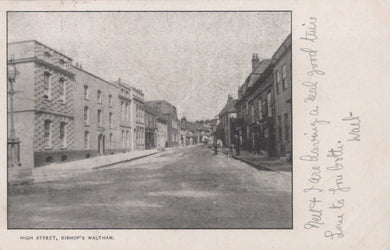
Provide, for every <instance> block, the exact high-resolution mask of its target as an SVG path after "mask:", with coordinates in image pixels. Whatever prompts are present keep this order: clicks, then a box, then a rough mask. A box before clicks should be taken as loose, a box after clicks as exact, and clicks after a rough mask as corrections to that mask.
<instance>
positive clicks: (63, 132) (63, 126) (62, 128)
mask: <svg viewBox="0 0 390 250" xmlns="http://www.w3.org/2000/svg"><path fill="white" fill-rule="evenodd" d="M65 129H66V123H65V122H61V123H60V140H61V146H62V147H66V130H65Z"/></svg>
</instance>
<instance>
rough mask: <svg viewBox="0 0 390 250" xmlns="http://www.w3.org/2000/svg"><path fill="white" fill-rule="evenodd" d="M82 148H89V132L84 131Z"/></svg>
mask: <svg viewBox="0 0 390 250" xmlns="http://www.w3.org/2000/svg"><path fill="white" fill-rule="evenodd" d="M84 148H89V132H88V131H85V132H84Z"/></svg>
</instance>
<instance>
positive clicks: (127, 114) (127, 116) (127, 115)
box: [125, 102, 129, 120]
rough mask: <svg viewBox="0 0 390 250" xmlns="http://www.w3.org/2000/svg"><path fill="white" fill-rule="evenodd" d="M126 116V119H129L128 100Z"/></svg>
mask: <svg viewBox="0 0 390 250" xmlns="http://www.w3.org/2000/svg"><path fill="white" fill-rule="evenodd" d="M125 117H126V120H128V119H129V104H128V103H127V102H126V109H125Z"/></svg>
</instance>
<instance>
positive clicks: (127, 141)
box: [126, 131, 130, 147]
mask: <svg viewBox="0 0 390 250" xmlns="http://www.w3.org/2000/svg"><path fill="white" fill-rule="evenodd" d="M126 146H127V147H129V146H130V136H129V131H126Z"/></svg>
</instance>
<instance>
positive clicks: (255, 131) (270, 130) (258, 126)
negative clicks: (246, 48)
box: [236, 35, 291, 156]
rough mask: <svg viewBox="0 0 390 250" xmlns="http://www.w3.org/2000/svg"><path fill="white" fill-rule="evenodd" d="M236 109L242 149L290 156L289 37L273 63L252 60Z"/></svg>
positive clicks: (239, 91)
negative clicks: (250, 69) (250, 70)
mask: <svg viewBox="0 0 390 250" xmlns="http://www.w3.org/2000/svg"><path fill="white" fill-rule="evenodd" d="M238 97H239V98H238V101H237V104H236V109H237V113H238V123H239V128H240V129H239V130H240V136H241V143H242V146H243V148H245V149H248V150H249V151H251V152H254V153H260V152H261V151H264V152H267V153H268V154H269V155H270V156H285V155H286V153H287V154H291V35H289V36H288V37H287V38H286V39H285V41H284V42H283V43H282V45H281V46H280V47H279V49H278V50H277V51H276V52H275V53H274V55H273V57H272V59H264V60H261V61H260V59H259V58H258V56H257V54H254V55H253V58H252V73H251V74H250V75H249V76H248V78H247V79H246V81H245V82H244V84H243V85H242V86H241V87H240V88H239V90H238Z"/></svg>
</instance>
